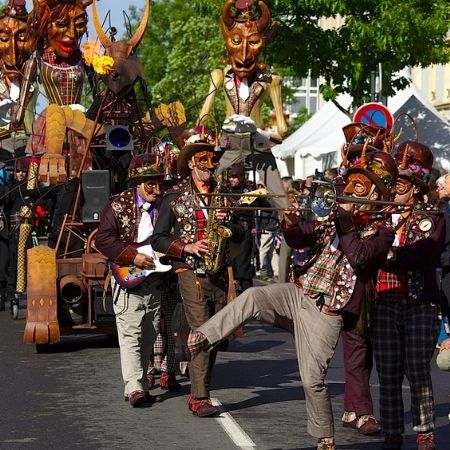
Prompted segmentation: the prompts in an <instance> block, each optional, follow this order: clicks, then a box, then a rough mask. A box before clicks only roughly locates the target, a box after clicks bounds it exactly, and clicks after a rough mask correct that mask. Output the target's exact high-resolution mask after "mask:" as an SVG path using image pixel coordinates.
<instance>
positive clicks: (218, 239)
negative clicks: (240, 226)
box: [203, 183, 233, 275]
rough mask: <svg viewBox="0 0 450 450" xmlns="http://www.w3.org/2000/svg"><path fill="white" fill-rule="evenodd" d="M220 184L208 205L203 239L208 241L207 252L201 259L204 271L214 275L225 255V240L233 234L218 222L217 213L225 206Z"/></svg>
mask: <svg viewBox="0 0 450 450" xmlns="http://www.w3.org/2000/svg"><path fill="white" fill-rule="evenodd" d="M219 186H220V183H217V186H216V188H215V189H214V192H213V195H212V197H211V203H210V204H209V208H210V209H209V211H210V212H209V214H208V223H207V224H206V229H205V238H206V239H208V241H209V244H208V251H207V252H206V253H205V255H204V257H203V262H204V264H205V271H206V272H207V273H208V274H210V275H214V274H215V273H217V272H218V271H219V269H220V267H221V265H222V261H223V256H224V254H225V247H226V243H227V239H229V238H230V237H231V235H232V234H233V233H232V232H231V230H230V229H229V228H227V227H226V226H224V225H222V224H221V223H220V222H219V221H218V220H217V216H216V213H217V211H218V210H219V209H220V208H221V207H223V206H225V205H224V204H223V197H221V195H220V188H219Z"/></svg>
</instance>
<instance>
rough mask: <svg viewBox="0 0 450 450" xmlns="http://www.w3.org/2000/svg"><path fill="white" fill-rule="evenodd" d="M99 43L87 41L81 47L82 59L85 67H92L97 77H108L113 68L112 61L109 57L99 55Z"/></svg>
mask: <svg viewBox="0 0 450 450" xmlns="http://www.w3.org/2000/svg"><path fill="white" fill-rule="evenodd" d="M101 48H102V46H101V44H100V42H99V41H95V42H92V41H88V42H85V43H84V44H83V45H82V57H83V60H84V62H85V63H86V65H88V66H92V67H93V68H94V70H95V72H97V73H98V74H99V75H108V74H110V73H111V71H112V69H113V67H114V59H113V58H111V56H107V55H102V54H101Z"/></svg>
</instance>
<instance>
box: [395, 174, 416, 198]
mask: <svg viewBox="0 0 450 450" xmlns="http://www.w3.org/2000/svg"><path fill="white" fill-rule="evenodd" d="M412 186H413V184H412V183H411V182H410V181H408V180H406V179H405V178H398V179H397V183H396V185H395V190H396V192H397V194H398V195H403V194H406V193H407V192H409V191H410V190H411V188H412Z"/></svg>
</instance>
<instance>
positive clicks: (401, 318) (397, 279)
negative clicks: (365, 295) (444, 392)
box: [371, 141, 445, 450]
mask: <svg viewBox="0 0 450 450" xmlns="http://www.w3.org/2000/svg"><path fill="white" fill-rule="evenodd" d="M395 159H396V163H397V166H398V170H399V178H398V181H397V186H396V196H395V201H396V202H401V203H403V204H407V205H408V206H407V207H406V208H404V212H402V213H401V214H394V215H393V217H392V221H393V224H394V226H395V230H396V238H395V241H394V244H393V247H392V249H391V250H390V252H389V256H388V259H387V261H386V263H385V264H384V265H383V266H382V268H381V270H380V271H379V273H378V278H377V285H376V298H375V302H374V303H373V305H372V309H371V330H372V331H371V339H372V343H373V348H374V353H375V362H376V367H377V371H378V378H379V380H380V418H381V422H382V425H383V432H384V433H385V435H386V438H385V441H384V444H383V447H382V448H383V450H398V449H401V448H402V441H403V438H402V434H403V431H404V417H403V398H402V382H403V378H404V376H405V375H406V377H407V378H408V381H409V384H410V386H411V412H412V425H413V429H414V431H416V432H417V448H418V450H433V449H435V442H434V436H433V430H434V400H433V387H432V382H431V374H430V362H431V359H432V356H433V354H434V350H435V346H436V341H437V338H438V336H439V329H440V324H439V320H438V303H439V298H440V297H439V288H438V285H437V280H436V267H437V264H438V262H439V259H440V255H441V251H442V248H443V243H444V236H445V220H444V218H443V216H442V214H440V213H439V211H437V210H433V207H432V206H431V205H428V204H426V203H423V202H422V196H423V195H424V194H426V193H427V192H428V189H429V187H428V182H429V179H430V174H431V169H432V165H433V154H432V153H431V151H430V149H429V148H428V147H427V146H425V145H423V144H421V143H419V142H416V141H406V142H403V143H402V144H401V145H400V146H399V147H398V149H397V151H396V155H395Z"/></svg>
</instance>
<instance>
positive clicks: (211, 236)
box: [152, 126, 244, 417]
mask: <svg viewBox="0 0 450 450" xmlns="http://www.w3.org/2000/svg"><path fill="white" fill-rule="evenodd" d="M216 149H217V147H216V146H215V141H214V138H213V136H212V134H211V132H210V131H209V130H206V129H205V128H204V127H203V126H199V127H195V128H193V129H191V130H187V131H186V133H185V139H184V145H183V146H182V148H181V151H180V154H179V156H178V160H177V168H178V173H179V174H180V176H181V177H182V180H181V181H180V182H179V183H178V184H177V185H176V186H174V187H173V188H172V189H171V190H170V191H168V192H166V193H165V195H164V198H163V200H162V204H161V208H160V215H159V217H158V221H157V222H156V225H155V231H154V233H153V237H152V245H153V248H154V249H155V250H156V251H158V252H161V253H164V254H166V255H167V257H168V258H169V259H170V260H171V263H172V265H173V267H174V269H175V270H176V272H177V274H178V282H179V288H180V293H181V296H182V298H183V307H184V311H185V314H186V318H187V322H188V324H189V326H190V327H191V328H192V329H196V328H198V327H199V326H200V325H201V324H203V323H204V322H206V321H207V320H208V318H209V317H211V315H213V314H215V313H216V312H217V311H219V310H220V309H222V308H223V307H224V306H225V304H226V302H227V293H228V289H229V285H228V276H229V275H228V274H229V272H228V270H227V268H228V266H229V256H228V245H229V244H228V241H233V242H241V241H242V239H243V238H244V229H243V227H242V226H241V225H240V224H239V222H238V220H237V218H236V217H235V216H230V215H229V214H228V213H227V212H226V211H224V210H220V208H219V209H208V208H210V207H213V206H214V207H215V208H216V207H220V206H224V204H223V199H222V198H221V197H220V189H219V188H218V185H217V181H216V180H214V173H215V170H216V168H217V165H218V160H219V159H218V158H219V157H220V151H219V152H217V150H216ZM217 153H219V154H217ZM208 193H214V194H219V195H218V196H217V195H215V196H211V197H208V196H204V195H202V194H208ZM219 227H226V229H228V230H229V231H230V232H231V237H229V238H223V239H222V238H221V237H220V236H219V234H218V233H217V231H218V228H219ZM208 261H209V263H208ZM215 357H216V352H213V353H212V354H210V355H207V354H204V355H202V356H201V357H200V358H197V359H196V360H194V361H192V362H191V363H190V364H189V377H190V380H191V394H190V395H189V398H188V407H189V410H190V411H192V413H193V414H194V415H196V416H198V417H208V416H212V415H214V414H216V413H218V409H217V408H216V407H215V406H213V405H212V403H211V399H210V395H209V387H210V377H211V372H212V369H213V366H214V362H215Z"/></svg>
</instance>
